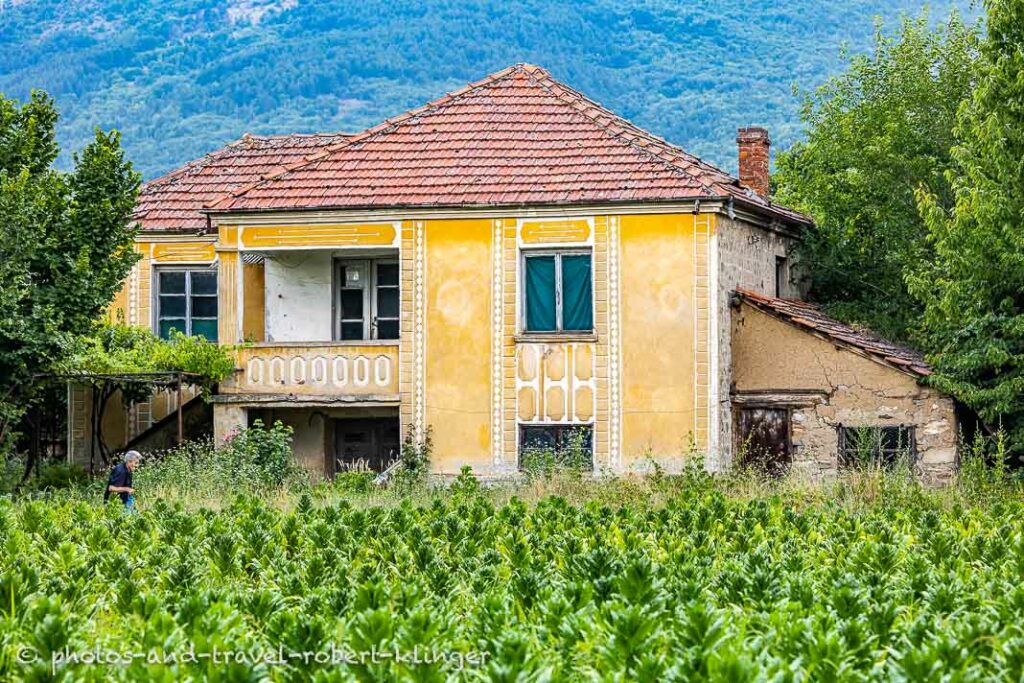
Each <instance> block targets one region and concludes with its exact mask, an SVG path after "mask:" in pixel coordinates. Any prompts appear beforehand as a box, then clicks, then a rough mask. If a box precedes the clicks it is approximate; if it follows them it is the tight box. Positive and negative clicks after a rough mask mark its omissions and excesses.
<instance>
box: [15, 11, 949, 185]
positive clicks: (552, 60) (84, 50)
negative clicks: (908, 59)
mask: <svg viewBox="0 0 1024 683" xmlns="http://www.w3.org/2000/svg"><path fill="white" fill-rule="evenodd" d="M627 4H628V5H629V6H626V5H627ZM747 4H748V3H746V2H742V1H741V0H712V1H711V2H708V3H704V4H703V6H700V7H698V6H697V3H681V2H679V1H678V0H645V1H643V2H639V1H638V2H631V3H621V2H613V1H612V0H589V1H588V2H582V3H573V4H572V5H571V6H567V4H566V3H560V2H556V1H555V0H521V1H520V2H518V3H509V2H506V1H504V0H482V1H479V2H473V3H468V2H465V1H463V0H418V1H411V0H409V1H405V2H401V1H400V2H394V1H391V2H386V1H384V0H359V1H358V2H357V1H355V0H345V1H344V2H337V1H330V0H177V1H175V2H161V1H159V0H114V1H112V2H102V1H100V0H20V1H19V0H13V3H12V0H0V92H2V93H5V94H6V95H7V96H15V97H18V98H24V97H25V96H26V95H27V94H28V92H29V90H30V89H31V88H33V87H39V88H44V89H46V90H48V91H49V92H50V93H51V94H53V95H54V96H55V97H56V98H57V103H58V106H59V107H60V109H61V112H62V115H63V119H62V123H61V128H60V136H61V142H62V143H63V145H64V147H65V148H67V147H68V146H70V147H71V148H79V147H81V145H83V144H84V143H85V142H86V141H87V140H88V139H89V137H90V135H91V130H92V127H93V126H95V125H98V126H100V127H102V128H111V127H113V128H118V129H119V130H121V131H122V132H123V134H124V140H123V141H124V145H125V147H126V148H127V150H128V152H129V155H130V156H131V158H132V159H133V160H134V161H135V163H136V166H137V167H138V168H140V169H141V170H142V171H143V172H144V174H145V175H146V177H147V178H149V177H153V176H155V175H157V174H159V173H161V172H164V171H166V170H168V169H170V168H173V167H175V166H177V165H179V164H181V163H182V162H184V161H186V160H188V159H191V158H194V157H196V156H198V155H200V154H202V153H204V152H207V151H210V150H212V149H214V148H216V147H218V146H220V145H222V144H223V143H225V142H227V141H229V140H233V139H235V138H238V137H239V136H240V135H241V134H242V133H243V132H245V131H251V132H257V133H284V132H313V131H355V130H359V129H361V128H363V127H366V126H368V125H372V124H374V123H376V122H379V121H380V120H382V119H383V118H385V117H388V116H393V115H395V114H398V113H401V112H402V111H404V110H405V109H408V108H410V107H413V106H416V105H418V104H421V103H423V102H425V101H427V100H429V99H432V98H434V97H437V96H438V95H440V94H442V93H444V92H445V91H449V90H452V89H454V88H457V87H459V86H461V85H463V84H464V83H466V82H468V81H471V80H476V79H478V78H481V77H482V76H484V75H486V74H487V73H490V72H493V71H497V70H499V69H501V68H502V67H505V66H507V65H509V64H511V63H514V62H520V61H526V62H532V63H535V64H540V65H543V66H544V67H546V68H547V69H548V70H549V71H551V73H552V75H553V76H555V77H556V78H558V79H559V80H563V81H565V82H567V83H569V84H571V85H572V86H574V87H575V88H577V89H579V90H581V91H583V92H584V93H586V94H587V95H589V96H591V97H593V98H594V99H596V100H598V101H599V102H601V103H602V104H604V105H605V106H607V107H608V108H610V109H612V110H613V111H615V112H617V113H619V114H621V115H623V116H625V117H627V118H629V119H631V120H633V121H634V122H635V123H637V124H638V125H640V126H642V127H644V128H647V129H649V130H651V131H652V132H654V133H656V134H658V135H660V136H663V137H665V138H667V139H669V140H671V141H673V142H675V143H677V144H680V145H681V146H683V147H685V148H686V149H688V150H689V151H691V152H693V153H695V154H698V155H700V156H703V157H706V158H707V159H708V160H709V161H711V162H715V163H718V164H720V165H722V166H724V167H726V168H730V169H731V168H734V167H735V162H734V160H733V156H734V142H733V138H734V135H735V130H736V128H737V127H738V126H740V125H746V124H751V123H757V124H766V125H768V126H769V128H770V129H771V131H772V134H773V139H774V142H775V143H776V145H777V146H785V145H787V144H788V143H789V142H791V141H792V140H793V139H794V137H795V136H796V135H798V133H799V122H798V120H797V113H798V110H799V100H798V98H796V97H794V95H793V92H792V87H793V85H794V84H798V85H799V86H800V87H802V88H810V87H813V86H815V85H817V84H819V83H821V82H822V81H823V80H824V79H825V78H826V77H827V76H828V75H829V74H831V73H834V72H835V71H836V70H837V69H838V68H840V66H841V59H840V46H841V44H842V43H844V42H845V43H847V44H848V45H849V47H850V49H851V50H863V49H865V48H867V47H868V46H869V45H870V41H871V33H872V30H873V17H874V16H876V15H878V16H881V17H882V19H883V20H884V21H885V22H886V26H888V27H892V26H893V25H894V24H895V21H896V18H897V17H898V16H899V14H900V13H901V12H909V13H917V12H918V11H919V10H920V0H890V1H888V2H887V1H886V0H852V1H849V2H844V1H843V0H792V1H791V2H784V1H783V0H767V1H766V2H762V3H760V7H759V8H758V9H757V10H756V12H755V11H752V10H748V9H747ZM957 6H959V7H961V8H962V9H963V10H964V11H967V10H968V7H969V4H968V0H941V1H936V2H933V3H932V4H931V7H932V15H933V17H936V18H942V17H945V16H946V15H947V14H948V12H949V10H950V8H951V7H957ZM67 161H68V159H67V158H64V159H62V162H63V163H67Z"/></svg>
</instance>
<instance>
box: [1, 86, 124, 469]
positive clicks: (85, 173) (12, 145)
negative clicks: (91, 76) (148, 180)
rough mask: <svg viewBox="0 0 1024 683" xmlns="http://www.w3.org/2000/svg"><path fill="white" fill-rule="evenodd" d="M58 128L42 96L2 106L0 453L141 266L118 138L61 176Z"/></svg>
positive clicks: (96, 146) (90, 149)
mask: <svg viewBox="0 0 1024 683" xmlns="http://www.w3.org/2000/svg"><path fill="white" fill-rule="evenodd" d="M56 121H57V114H56V111H55V109H54V104H53V101H52V100H51V99H50V98H49V97H48V96H46V95H45V94H43V93H40V92H33V94H32V97H31V99H30V101H29V102H27V103H26V104H24V105H22V106H18V105H17V103H15V102H13V101H11V100H7V99H4V98H3V97H2V96H0V216H2V217H3V219H2V220H0V310H2V311H3V315H2V316H0V450H2V449H3V446H4V444H3V439H4V437H5V436H8V435H9V433H10V427H11V425H12V424H13V423H14V421H15V420H16V419H17V418H18V417H19V415H20V414H21V413H22V412H24V410H25V408H26V407H27V405H29V404H30V403H31V401H32V400H33V398H34V395H35V391H36V386H35V383H34V382H33V379H34V378H35V376H36V375H38V374H42V373H48V372H54V371H60V370H61V369H63V368H64V367H65V365H66V362H67V360H68V357H69V355H70V350H71V347H72V343H73V341H74V340H75V339H76V338H77V337H78V336H80V335H84V334H87V333H88V332H89V331H90V330H91V328H92V326H93V323H94V321H95V320H96V318H97V317H98V316H99V315H100V313H101V312H102V311H103V310H104V308H105V307H106V306H107V304H108V303H109V302H110V300H111V299H112V298H113V296H114V294H115V292H116V291H117V290H118V288H119V287H120V286H121V283H122V282H123V280H124V278H125V277H126V276H127V274H128V272H129V270H130V269H131V266H132V265H133V264H134V263H135V261H136V260H137V258H138V256H137V254H135V252H134V250H133V248H132V242H133V239H134V236H135V226H134V224H133V223H132V221H131V212H132V208H133V206H134V203H135V197H136V194H137V192H138V188H139V176H138V174H136V173H135V172H134V171H133V170H132V167H131V164H130V163H129V162H127V161H126V160H125V158H124V154H123V152H122V151H121V146H120V136H119V135H118V134H117V133H116V132H112V133H102V132H100V131H98V130H97V131H96V132H95V134H94V135H93V139H92V141H91V142H90V143H89V144H87V145H86V146H85V148H84V149H83V150H82V151H81V153H79V154H76V155H75V156H74V158H73V168H72V170H71V171H70V172H67V173H62V172H58V171H56V170H52V169H51V164H52V163H53V161H54V159H55V158H56V156H57V145H56V143H55V142H54V139H55V132H54V126H55V125H56Z"/></svg>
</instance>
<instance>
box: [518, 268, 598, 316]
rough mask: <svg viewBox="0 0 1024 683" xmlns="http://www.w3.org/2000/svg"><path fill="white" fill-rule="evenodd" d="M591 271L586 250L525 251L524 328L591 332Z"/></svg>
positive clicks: (592, 307) (592, 296) (592, 295)
mask: <svg viewBox="0 0 1024 683" xmlns="http://www.w3.org/2000/svg"><path fill="white" fill-rule="evenodd" d="M592 270H593V269H592V263H591V255H590V252H589V251H579V250H574V251H555V252H552V251H537V252H529V253H526V254H524V256H523V279H524V280H525V287H524V290H525V297H524V299H525V306H524V309H525V310H524V316H523V319H524V323H525V324H524V329H525V331H526V332H590V331H592V330H593V329H594V292H593V290H594V287H593V273H592Z"/></svg>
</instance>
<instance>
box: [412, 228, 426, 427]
mask: <svg viewBox="0 0 1024 683" xmlns="http://www.w3.org/2000/svg"><path fill="white" fill-rule="evenodd" d="M413 240H414V246H413V251H414V253H415V261H414V265H413V339H414V340H415V341H414V344H415V346H414V350H413V433H414V435H415V439H416V440H417V441H422V440H423V437H424V435H425V434H426V424H425V421H426V415H425V413H426V386H425V385H426V348H427V340H426V337H427V325H426V308H427V305H426V277H427V273H426V271H427V263H426V261H427V254H426V251H427V250H426V244H425V242H426V239H425V232H424V222H423V221H416V222H415V232H414V237H413Z"/></svg>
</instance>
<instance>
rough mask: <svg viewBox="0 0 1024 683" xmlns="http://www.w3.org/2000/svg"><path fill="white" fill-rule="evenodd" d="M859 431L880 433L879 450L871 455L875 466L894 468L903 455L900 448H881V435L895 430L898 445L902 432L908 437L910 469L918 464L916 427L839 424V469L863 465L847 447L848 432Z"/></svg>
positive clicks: (837, 432) (901, 424) (837, 429)
mask: <svg viewBox="0 0 1024 683" xmlns="http://www.w3.org/2000/svg"><path fill="white" fill-rule="evenodd" d="M857 429H865V430H867V429H874V430H878V431H879V442H880V443H879V448H878V450H877V452H873V453H872V454H871V460H872V464H873V465H875V466H881V467H883V468H889V467H892V466H893V465H894V464H895V463H896V459H897V458H899V456H900V454H901V450H900V449H899V448H896V449H883V448H882V447H881V442H882V439H881V435H882V434H883V433H884V431H885V430H888V429H895V430H897V437H896V442H897V444H898V443H901V439H900V432H904V433H905V434H906V435H907V453H908V456H909V458H908V460H909V462H908V463H907V464H908V465H909V466H910V467H913V466H914V465H915V464H916V463H917V458H918V454H917V426H916V425H907V424H903V423H900V424H895V425H894V424H886V425H848V424H843V423H839V424H838V425H836V437H837V438H836V441H837V447H838V448H837V451H838V457H839V467H840V468H841V469H849V468H851V467H856V466H857V465H859V464H862V463H859V462H858V461H857V459H856V458H855V457H852V456H851V454H850V448H851V447H850V446H848V445H847V439H848V438H849V437H848V434H847V432H848V430H857Z"/></svg>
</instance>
